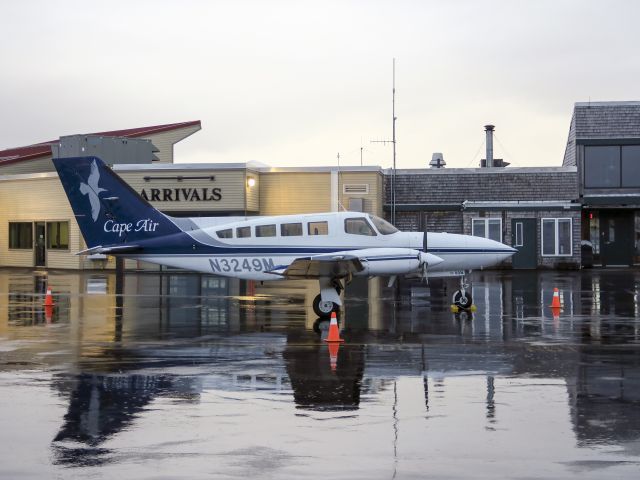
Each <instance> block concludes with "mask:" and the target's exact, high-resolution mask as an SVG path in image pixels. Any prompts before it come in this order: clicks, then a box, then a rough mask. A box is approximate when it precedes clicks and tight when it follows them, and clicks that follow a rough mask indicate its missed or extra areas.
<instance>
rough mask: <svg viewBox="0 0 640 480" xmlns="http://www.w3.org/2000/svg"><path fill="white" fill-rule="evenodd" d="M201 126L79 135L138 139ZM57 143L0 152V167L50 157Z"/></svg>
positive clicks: (185, 124)
mask: <svg viewBox="0 0 640 480" xmlns="http://www.w3.org/2000/svg"><path fill="white" fill-rule="evenodd" d="M194 126H198V127H200V126H201V122H200V120H193V121H189V122H178V123H167V124H164V125H152V126H149V127H137V128H128V129H124V130H111V131H105V132H96V133H83V134H81V135H97V136H103V137H128V138H140V137H145V136H147V135H156V134H158V133H163V132H169V131H172V130H178V129H181V128H186V127H194ZM58 142H59V140H58V139H56V140H48V141H46V142H41V143H34V144H32V145H26V146H24V147H16V148H8V149H5V150H0V165H9V164H12V163H18V162H23V161H26V160H33V159H35V158H42V157H47V156H50V155H51V146H52V145H55V144H57V143H58Z"/></svg>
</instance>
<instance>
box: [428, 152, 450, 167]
mask: <svg viewBox="0 0 640 480" xmlns="http://www.w3.org/2000/svg"><path fill="white" fill-rule="evenodd" d="M446 164H447V162H445V161H444V156H443V155H442V153H440V152H435V153H434V154H433V155H431V161H430V162H429V166H430V167H431V168H444V167H445V165H446Z"/></svg>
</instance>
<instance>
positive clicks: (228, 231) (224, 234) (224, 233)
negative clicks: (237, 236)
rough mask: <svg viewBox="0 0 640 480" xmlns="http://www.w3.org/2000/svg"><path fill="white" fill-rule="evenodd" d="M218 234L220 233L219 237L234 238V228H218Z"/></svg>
mask: <svg viewBox="0 0 640 480" xmlns="http://www.w3.org/2000/svg"><path fill="white" fill-rule="evenodd" d="M216 235H218V238H233V230H232V229H231V228H226V229H224V230H218V231H217V232H216Z"/></svg>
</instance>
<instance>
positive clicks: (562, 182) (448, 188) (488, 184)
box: [385, 167, 578, 205]
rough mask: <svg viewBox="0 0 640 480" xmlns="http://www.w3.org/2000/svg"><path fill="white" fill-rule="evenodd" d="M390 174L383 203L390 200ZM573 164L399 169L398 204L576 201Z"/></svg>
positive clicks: (575, 180) (576, 182)
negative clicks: (566, 165)
mask: <svg viewBox="0 0 640 480" xmlns="http://www.w3.org/2000/svg"><path fill="white" fill-rule="evenodd" d="M390 181H391V178H390V175H386V176H385V187H386V188H385V195H386V200H385V203H387V204H388V203H390ZM577 199H578V179H577V170H576V168H575V167H528V168H524V167H523V168H446V169H444V168H443V169H426V170H425V169H420V170H398V171H397V174H396V202H397V204H408V205H412V204H415V205H418V204H432V205H460V204H461V203H462V202H463V201H465V200H467V201H503V202H504V201H521V202H522V201H525V202H535V201H548V200H556V201H575V200H577Z"/></svg>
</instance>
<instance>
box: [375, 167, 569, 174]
mask: <svg viewBox="0 0 640 480" xmlns="http://www.w3.org/2000/svg"><path fill="white" fill-rule="evenodd" d="M392 171H393V170H392V169H390V168H387V169H385V170H384V173H385V174H386V175H390V174H391V173H392ZM577 171H578V169H577V167H575V166H568V167H491V168H412V169H397V170H396V175H447V174H449V175H451V174H456V175H478V174H481V175H501V174H513V173H565V172H566V173H572V172H577Z"/></svg>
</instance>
